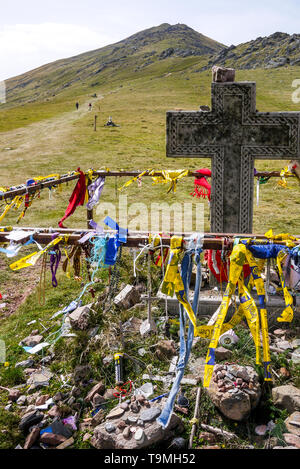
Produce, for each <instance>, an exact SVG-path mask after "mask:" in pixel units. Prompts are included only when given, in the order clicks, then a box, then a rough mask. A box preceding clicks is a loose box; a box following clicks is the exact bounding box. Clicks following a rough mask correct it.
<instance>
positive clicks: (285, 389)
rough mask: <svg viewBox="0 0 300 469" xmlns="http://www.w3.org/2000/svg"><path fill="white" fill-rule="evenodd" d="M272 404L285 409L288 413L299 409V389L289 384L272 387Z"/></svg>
mask: <svg viewBox="0 0 300 469" xmlns="http://www.w3.org/2000/svg"><path fill="white" fill-rule="evenodd" d="M272 397H273V402H274V405H276V406H278V407H280V408H281V409H286V410H287V411H288V412H289V413H293V412H295V411H300V389H298V388H296V387H295V386H293V385H291V384H287V385H284V386H278V387H276V388H273V389H272Z"/></svg>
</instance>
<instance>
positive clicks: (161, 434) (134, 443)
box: [91, 414, 182, 450]
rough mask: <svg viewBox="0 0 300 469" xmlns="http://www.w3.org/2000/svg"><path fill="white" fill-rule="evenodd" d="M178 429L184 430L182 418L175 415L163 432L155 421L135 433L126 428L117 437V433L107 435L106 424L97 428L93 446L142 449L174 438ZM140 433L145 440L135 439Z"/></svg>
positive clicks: (99, 447)
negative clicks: (142, 433)
mask: <svg viewBox="0 0 300 469" xmlns="http://www.w3.org/2000/svg"><path fill="white" fill-rule="evenodd" d="M177 428H180V429H181V430H182V423H181V420H180V418H179V417H177V416H176V415H175V414H173V415H172V417H171V421H170V424H169V426H168V428H167V429H166V430H163V428H162V427H161V426H160V425H159V423H158V422H156V420H155V421H154V422H148V423H147V424H146V425H145V427H144V428H141V429H139V428H136V429H135V432H134V433H132V432H131V431H130V427H126V428H125V429H124V430H123V433H118V435H116V433H111V434H109V433H107V432H106V431H105V424H104V423H103V424H102V425H100V426H98V427H96V428H95V432H94V436H93V437H92V439H91V444H92V445H93V446H94V447H95V448H97V449H128V450H131V449H141V448H146V447H148V446H150V445H153V444H155V443H157V442H159V441H162V440H166V439H168V438H171V437H173V436H174V433H175V431H176V429H177ZM132 429H133V428H132ZM140 431H143V432H144V440H136V439H135V435H136V434H137V435H138V436H141V435H140V434H139V432H140ZM133 435H134V437H133Z"/></svg>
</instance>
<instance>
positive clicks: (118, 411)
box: [106, 407, 125, 420]
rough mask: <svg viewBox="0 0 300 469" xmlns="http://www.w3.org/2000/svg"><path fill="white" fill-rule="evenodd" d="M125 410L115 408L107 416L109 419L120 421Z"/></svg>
mask: <svg viewBox="0 0 300 469" xmlns="http://www.w3.org/2000/svg"><path fill="white" fill-rule="evenodd" d="M124 412H125V410H124V409H122V408H121V407H115V408H114V409H112V410H111V411H110V412H109V414H108V415H107V417H106V418H107V419H108V420H109V419H118V418H120V417H122V415H123V414H124Z"/></svg>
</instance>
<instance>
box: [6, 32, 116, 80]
mask: <svg viewBox="0 0 300 469" xmlns="http://www.w3.org/2000/svg"><path fill="white" fill-rule="evenodd" d="M115 40H117V39H115V38H114V37H112V36H109V35H107V34H101V33H98V32H96V31H94V30H92V29H89V28H88V27H84V26H80V25H76V24H59V23H43V24H16V25H9V26H3V27H2V28H0V64H1V68H0V80H4V79H7V78H10V77H13V76H16V75H19V74H21V73H24V72H26V71H29V70H31V69H33V68H36V67H39V66H40V65H43V64H45V63H49V62H52V61H54V60H57V59H61V58H65V57H70V56H72V55H76V54H80V53H81V52H86V51H88V50H91V49H97V48H100V47H103V46H105V45H107V44H111V43H112V42H115Z"/></svg>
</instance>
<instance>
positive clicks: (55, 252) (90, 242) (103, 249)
mask: <svg viewBox="0 0 300 469" xmlns="http://www.w3.org/2000/svg"><path fill="white" fill-rule="evenodd" d="M104 223H105V224H106V225H107V226H108V227H109V228H111V230H113V232H111V233H109V234H108V233H105V232H104V230H103V228H101V227H99V226H98V225H97V224H96V223H95V222H93V221H91V226H92V227H93V230H92V231H88V232H86V233H85V234H84V235H83V236H82V238H81V239H80V240H79V245H76V246H74V247H72V248H71V249H70V250H69V251H68V249H69V246H68V238H69V235H68V234H66V235H61V234H60V233H53V234H52V241H51V242H50V243H49V244H48V245H47V246H46V247H44V248H43V247H41V246H40V245H39V244H38V243H37V242H36V241H35V239H34V234H35V232H30V233H28V231H16V232H14V231H10V232H9V234H8V235H7V237H8V240H10V244H9V246H7V247H5V248H0V252H2V253H4V254H6V256H7V257H9V258H11V257H14V256H16V255H17V254H18V253H19V251H20V249H21V248H22V247H23V246H28V245H30V244H35V245H36V246H37V247H38V251H34V252H33V253H31V254H29V255H27V256H25V257H22V258H21V259H19V260H17V261H16V262H13V263H12V264H10V268H11V269H12V270H14V271H17V270H21V269H24V268H27V267H32V266H34V265H36V263H37V261H38V260H39V259H41V258H42V260H43V262H42V273H41V277H42V276H43V277H44V279H45V275H46V266H47V264H49V265H50V269H51V277H52V286H53V287H56V286H57V285H58V282H57V277H56V275H57V270H58V267H59V264H60V262H61V259H62V252H61V248H62V250H63V251H64V253H65V256H66V257H65V260H64V261H63V264H62V268H63V271H64V272H65V273H66V275H67V277H68V278H71V260H72V259H73V270H74V276H75V278H79V279H81V278H80V270H81V263H80V258H81V249H83V250H84V251H85V252H88V251H89V252H91V253H92V254H91V255H90V257H88V258H86V260H87V264H88V267H89V268H88V271H89V270H90V269H91V270H92V275H89V281H88V283H87V284H86V285H85V287H84V288H83V291H82V293H81V294H80V298H81V297H82V296H83V295H84V293H85V292H86V290H87V288H88V287H89V286H91V285H93V284H94V277H95V274H96V273H97V272H98V270H99V269H100V268H102V267H103V268H105V267H111V266H113V265H114V264H115V262H116V259H117V255H118V250H119V248H120V246H121V243H125V242H126V240H127V230H124V229H122V228H120V227H119V226H118V224H117V223H116V222H115V221H114V220H112V219H111V218H110V217H106V219H105V220H104ZM28 235H29V236H30V238H29V240H28V241H27V242H26V243H25V244H21V243H16V242H15V240H16V239H18V240H19V241H21V240H22V237H23V238H25V237H28ZM86 248H88V249H86ZM47 256H49V257H50V259H49V262H47ZM103 256H104V257H103ZM41 281H42V280H41Z"/></svg>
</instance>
